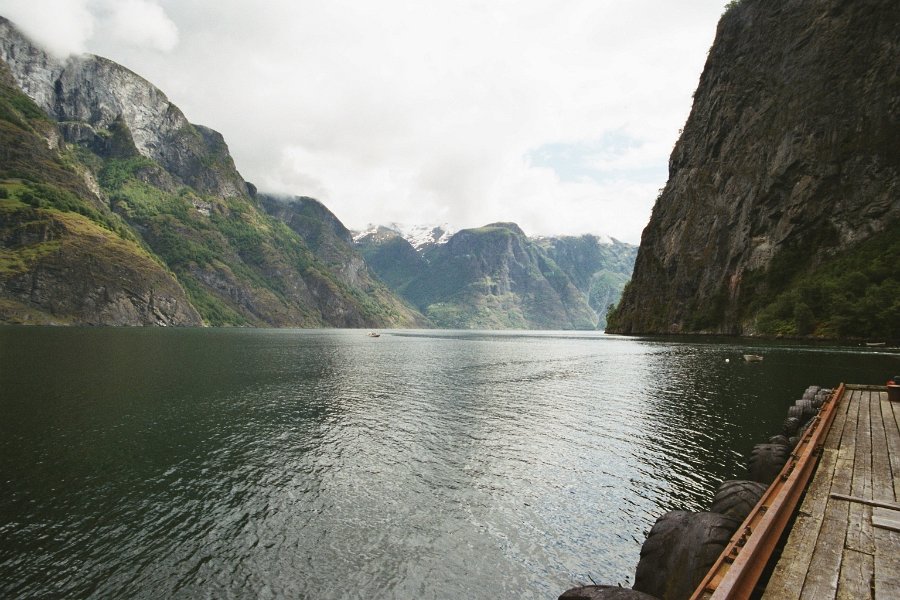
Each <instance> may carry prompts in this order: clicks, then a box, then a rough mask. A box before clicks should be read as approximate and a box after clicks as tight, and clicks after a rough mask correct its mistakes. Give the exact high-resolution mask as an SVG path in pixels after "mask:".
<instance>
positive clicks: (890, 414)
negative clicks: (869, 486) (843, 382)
mask: <svg viewBox="0 0 900 600" xmlns="http://www.w3.org/2000/svg"><path fill="white" fill-rule="evenodd" d="M878 396H879V401H880V404H881V413H882V416H883V417H884V433H885V437H886V438H887V446H888V456H889V457H890V461H891V479H892V482H893V486H894V498H895V499H896V500H900V425H898V418H897V417H898V414H900V413H898V412H897V411H896V410H895V409H897V408H900V406H898V403H896V402H891V401H889V400H888V399H887V392H882V393H879V394H878Z"/></svg>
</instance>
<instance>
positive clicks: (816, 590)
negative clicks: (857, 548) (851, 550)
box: [800, 500, 849, 600]
mask: <svg viewBox="0 0 900 600" xmlns="http://www.w3.org/2000/svg"><path fill="white" fill-rule="evenodd" d="M848 504H849V503H848V502H844V501H840V500H830V501H829V502H828V505H827V506H826V509H825V519H824V520H823V521H822V529H821V530H820V531H819V537H818V538H817V539H816V546H815V549H814V550H813V555H812V560H811V561H810V563H809V570H808V573H807V575H806V580H805V581H804V582H803V589H802V590H801V592H800V598H804V599H806V598H808V599H810V600H823V599H825V598H834V597H835V594H836V593H837V587H838V576H839V574H840V572H841V561H842V560H843V554H844V536H845V535H846V532H847V511H848V508H849V506H848Z"/></svg>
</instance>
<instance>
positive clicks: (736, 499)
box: [709, 479, 768, 522]
mask: <svg viewBox="0 0 900 600" xmlns="http://www.w3.org/2000/svg"><path fill="white" fill-rule="evenodd" d="M766 489H768V486H766V485H765V484H764V483H759V482H758V481H743V480H740V479H738V480H732V481H724V482H722V485H720V486H719V489H718V490H717V491H716V495H715V497H714V498H713V501H712V506H710V507H709V511H710V512H714V513H719V514H720V515H725V516H726V517H733V518H735V519H737V520H739V521H742V522H743V520H744V519H746V518H747V515H749V514H750V511H751V510H753V507H754V506H756V503H757V502H759V499H760V498H762V496H763V494H765V493H766Z"/></svg>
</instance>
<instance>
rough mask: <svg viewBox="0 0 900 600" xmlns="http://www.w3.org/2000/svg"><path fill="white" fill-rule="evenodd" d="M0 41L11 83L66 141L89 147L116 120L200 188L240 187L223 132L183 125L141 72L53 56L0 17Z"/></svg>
mask: <svg viewBox="0 0 900 600" xmlns="http://www.w3.org/2000/svg"><path fill="white" fill-rule="evenodd" d="M0 39H2V40H3V41H2V43H0V59H2V60H3V61H4V62H6V64H7V65H8V66H9V69H10V72H11V73H12V76H13V78H14V79H15V81H16V83H17V84H18V86H19V87H20V88H21V89H22V90H23V91H24V92H25V93H26V94H27V95H28V96H29V97H30V98H31V99H32V100H34V102H35V103H36V104H37V105H38V106H39V107H40V108H41V109H42V110H43V111H44V112H45V113H46V114H47V115H49V116H50V117H52V118H53V119H54V120H56V121H58V122H60V123H61V124H62V126H61V127H60V130H61V132H62V133H63V135H64V137H65V138H66V141H67V142H80V143H84V142H85V141H88V140H89V141H90V142H91V143H92V144H93V145H94V146H95V147H96V146H97V145H98V144H101V143H102V138H103V137H105V135H104V134H105V132H107V131H109V130H110V128H111V127H112V126H113V125H114V124H117V126H119V127H124V128H126V129H127V131H128V133H129V136H130V138H131V140H132V142H133V144H134V147H135V148H136V150H137V152H138V153H140V154H141V155H142V156H146V157H147V158H150V159H152V160H154V161H156V162H157V163H159V164H160V166H162V167H163V168H164V169H165V170H166V171H168V172H169V173H170V174H172V175H174V176H175V177H176V178H177V179H179V180H180V181H181V182H183V183H184V184H186V185H189V186H191V187H193V188H195V189H196V190H197V191H199V192H200V193H202V194H212V195H215V196H220V197H228V196H238V195H242V194H244V193H245V192H246V188H245V185H244V181H243V179H241V176H240V175H239V174H238V172H237V170H236V169H235V166H234V162H233V161H232V160H231V156H230V155H229V154H228V148H227V146H226V145H225V141H224V140H223V138H222V136H221V135H220V134H219V133H217V132H215V131H213V130H211V129H208V128H206V127H201V126H196V125H192V124H190V123H189V122H188V120H187V119H186V118H185V116H184V114H182V112H181V110H179V109H178V107H177V106H175V105H174V104H172V103H171V102H169V100H168V98H166V96H165V94H163V93H162V92H161V91H160V90H159V89H157V88H156V87H155V86H154V85H152V84H151V83H150V82H148V81H146V80H145V79H143V78H142V77H140V76H138V75H136V74H135V73H132V72H131V71H129V70H128V69H126V68H125V67H123V66H122V65H119V64H117V63H115V62H113V61H110V60H107V59H105V58H101V57H99V56H91V55H84V56H73V57H70V58H68V59H67V60H66V61H64V62H63V61H59V60H57V59H55V58H54V57H52V56H50V55H48V54H47V53H45V52H43V51H42V50H41V49H39V48H38V47H37V46H35V45H34V44H32V43H31V41H30V40H28V39H27V38H26V37H24V36H23V35H22V34H21V33H19V31H18V30H17V29H16V28H15V27H14V26H13V25H12V24H11V23H10V22H9V21H8V20H6V19H3V18H2V17H0ZM89 136H90V137H89ZM95 138H99V139H95Z"/></svg>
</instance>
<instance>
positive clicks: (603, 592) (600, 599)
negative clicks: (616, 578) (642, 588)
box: [559, 585, 657, 600]
mask: <svg viewBox="0 0 900 600" xmlns="http://www.w3.org/2000/svg"><path fill="white" fill-rule="evenodd" d="M559 600H657V599H656V598H654V597H653V596H648V595H647V594H644V593H642V592H636V591H634V590H632V589H628V588H621V587H619V586H617V585H583V586H581V587H576V588H572V589H571V590H566V591H565V592H563V593H562V595H560V597H559Z"/></svg>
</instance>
